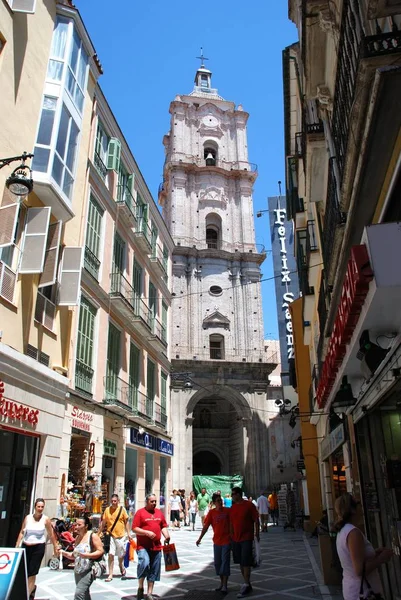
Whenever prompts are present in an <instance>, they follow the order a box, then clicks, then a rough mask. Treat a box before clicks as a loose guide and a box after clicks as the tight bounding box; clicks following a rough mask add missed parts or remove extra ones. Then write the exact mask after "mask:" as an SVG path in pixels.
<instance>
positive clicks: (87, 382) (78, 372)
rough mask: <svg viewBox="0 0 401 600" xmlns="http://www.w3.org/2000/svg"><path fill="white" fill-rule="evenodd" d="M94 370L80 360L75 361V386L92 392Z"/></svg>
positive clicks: (89, 392) (88, 392)
mask: <svg viewBox="0 0 401 600" xmlns="http://www.w3.org/2000/svg"><path fill="white" fill-rule="evenodd" d="M93 375H94V370H93V369H92V368H91V367H89V366H88V365H86V364H85V363H83V362H82V361H81V360H78V359H77V360H76V361H75V387H76V388H77V389H78V390H82V391H83V392H86V393H87V394H91V393H92V383H93Z"/></svg>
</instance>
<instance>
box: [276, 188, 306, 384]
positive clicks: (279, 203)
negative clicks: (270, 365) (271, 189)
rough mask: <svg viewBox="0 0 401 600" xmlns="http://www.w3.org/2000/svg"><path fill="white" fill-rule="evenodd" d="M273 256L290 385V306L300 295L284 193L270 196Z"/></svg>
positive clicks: (284, 372)
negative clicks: (279, 195)
mask: <svg viewBox="0 0 401 600" xmlns="http://www.w3.org/2000/svg"><path fill="white" fill-rule="evenodd" d="M268 203H269V218H270V231H271V242H272V255H273V271H274V283H275V290H276V304H277V317H278V333H279V339H280V353H281V378H282V385H290V380H289V371H290V364H291V361H294V358H295V356H294V334H293V330H292V322H291V314H290V311H289V305H290V304H291V302H293V301H294V300H296V299H297V298H298V296H299V284H298V274H297V263H296V260H295V256H294V232H293V224H292V222H291V221H287V214H286V209H285V205H286V198H285V196H281V197H278V196H276V197H273V198H269V199H268Z"/></svg>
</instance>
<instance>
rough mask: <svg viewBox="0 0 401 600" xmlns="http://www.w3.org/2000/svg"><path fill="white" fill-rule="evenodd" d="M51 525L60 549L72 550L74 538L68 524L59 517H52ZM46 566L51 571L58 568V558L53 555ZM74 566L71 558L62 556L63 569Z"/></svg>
mask: <svg viewBox="0 0 401 600" xmlns="http://www.w3.org/2000/svg"><path fill="white" fill-rule="evenodd" d="M52 525H53V529H54V533H55V535H56V538H57V541H58V542H59V543H60V546H61V549H62V550H65V551H66V552H72V551H73V550H74V541H75V538H74V536H73V535H72V533H71V531H70V529H69V528H68V524H67V523H66V522H65V521H62V520H61V519H52ZM47 566H48V567H50V569H52V570H53V571H56V570H57V569H59V568H60V559H59V558H56V557H55V556H53V558H51V559H50V560H49V562H48V565H47ZM73 566H74V559H73V558H66V557H65V556H63V569H67V568H70V567H73Z"/></svg>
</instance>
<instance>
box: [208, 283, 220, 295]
mask: <svg viewBox="0 0 401 600" xmlns="http://www.w3.org/2000/svg"><path fill="white" fill-rule="evenodd" d="M222 293H223V288H221V287H220V286H219V285H211V286H210V288H209V294H210V295H211V296H221V294H222Z"/></svg>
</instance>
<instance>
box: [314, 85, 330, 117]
mask: <svg viewBox="0 0 401 600" xmlns="http://www.w3.org/2000/svg"><path fill="white" fill-rule="evenodd" d="M317 98H318V100H319V103H320V105H321V107H322V108H323V109H325V110H327V111H328V112H331V111H332V110H333V99H332V97H331V94H330V90H329V88H328V87H326V86H324V85H318V86H317Z"/></svg>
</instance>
